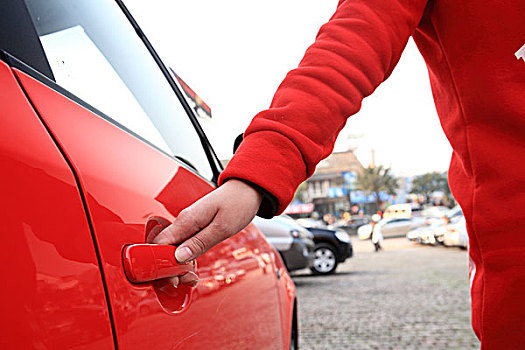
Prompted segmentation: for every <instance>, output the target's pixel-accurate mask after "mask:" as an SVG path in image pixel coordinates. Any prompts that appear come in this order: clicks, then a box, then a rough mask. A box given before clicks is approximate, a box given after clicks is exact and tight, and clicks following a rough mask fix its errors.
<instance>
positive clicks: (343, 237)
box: [335, 231, 350, 243]
mask: <svg viewBox="0 0 525 350" xmlns="http://www.w3.org/2000/svg"><path fill="white" fill-rule="evenodd" d="M335 237H337V239H338V240H340V241H341V242H344V243H350V235H349V234H348V233H346V232H345V231H335Z"/></svg>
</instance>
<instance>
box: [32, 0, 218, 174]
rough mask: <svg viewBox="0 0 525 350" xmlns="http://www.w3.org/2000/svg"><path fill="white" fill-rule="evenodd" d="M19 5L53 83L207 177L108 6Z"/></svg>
mask: <svg viewBox="0 0 525 350" xmlns="http://www.w3.org/2000/svg"><path fill="white" fill-rule="evenodd" d="M26 3H27V5H28V8H29V11H30V13H31V17H32V19H33V22H34V23H35V27H36V30H37V32H38V35H39V37H40V41H41V43H42V46H43V48H44V51H45V54H46V56H47V59H48V61H49V64H50V66H51V69H52V71H53V75H54V76H55V80H56V83H57V84H59V85H60V86H62V87H63V88H65V89H67V90H68V91H70V92H71V93H73V94H75V95H76V96H78V97H80V98H81V99H83V100H84V101H86V102H87V103H89V104H91V105H92V106H93V107H95V108H97V109H98V110H100V111H102V112H103V113H104V114H106V115H107V116H109V117H110V118H112V119H113V120H115V121H116V122H118V123H119V124H121V125H123V126H125V127H126V128H128V129H129V130H131V131H133V132H135V133H136V134H138V135H140V136H141V137H142V138H144V139H146V140H147V141H149V142H151V143H152V144H154V145H155V146H157V147H158V148H160V149H162V150H163V151H165V152H166V153H168V154H170V155H172V156H174V157H177V158H179V159H182V160H184V162H185V163H187V164H188V163H189V164H190V165H191V166H192V167H194V168H196V170H197V171H198V172H199V173H200V174H201V175H203V176H204V177H205V178H207V179H211V178H212V177H213V173H212V170H211V167H210V164H209V162H208V158H207V156H206V153H205V152H204V149H203V146H202V143H201V140H200V138H199V136H198V134H197V132H196V130H195V128H194V126H193V124H192V123H191V120H190V119H189V117H188V116H187V114H186V112H185V111H184V109H183V107H182V105H181V104H180V102H179V100H178V98H177V96H176V95H175V93H174V92H173V90H172V88H171V86H170V85H169V83H168V81H167V80H166V78H165V76H164V75H163V73H162V72H161V70H160V69H159V67H158V65H157V63H156V62H155V60H154V59H153V57H152V56H151V55H150V53H149V51H148V50H147V49H146V47H145V45H144V44H143V43H142V41H141V40H140V38H139V37H138V36H137V34H136V32H135V29H134V28H133V26H132V25H131V24H130V23H129V21H128V20H127V18H126V17H125V16H124V14H123V13H122V11H121V10H120V8H119V7H118V5H117V4H116V2H115V1H112V0H76V1H70V0H48V1H38V0H26Z"/></svg>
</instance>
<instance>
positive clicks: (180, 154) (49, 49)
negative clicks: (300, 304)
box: [16, 0, 293, 349]
mask: <svg viewBox="0 0 525 350" xmlns="http://www.w3.org/2000/svg"><path fill="white" fill-rule="evenodd" d="M27 4H28V8H29V12H30V13H31V15H32V18H33V22H34V23H35V26H36V29H37V32H38V35H39V37H40V41H41V43H42V46H43V49H44V51H45V54H46V57H47V60H48V62H49V66H50V68H51V71H52V76H51V75H49V76H48V78H51V79H54V81H52V80H48V79H46V78H44V77H41V76H39V75H38V74H33V76H30V75H28V74H26V73H24V72H22V71H19V70H17V71H16V74H17V77H18V79H19V81H20V83H21V86H22V87H23V89H24V90H25V92H26V94H27V96H28V97H29V99H30V100H31V102H32V104H33V106H34V108H35V110H36V111H37V112H38V114H39V115H40V116H41V118H42V120H43V121H44V123H45V124H46V126H47V127H48V128H49V130H50V132H51V133H52V135H53V136H54V137H55V139H56V140H57V142H58V143H59V145H60V146H61V149H62V151H63V152H64V154H65V155H66V157H67V158H68V160H69V162H70V163H71V165H72V167H73V169H74V170H75V172H76V174H77V176H78V182H79V186H80V188H81V191H82V193H83V195H84V197H85V200H86V204H87V209H88V213H89V217H90V219H91V221H92V230H93V233H94V237H95V243H96V246H97V248H98V250H99V252H100V260H101V264H102V268H103V272H104V276H105V282H106V283H107V290H108V297H109V301H110V311H111V314H112V319H113V324H114V331H115V335H116V341H117V343H118V346H119V347H120V348H124V349H144V348H147V347H151V348H155V349H157V348H158V349H164V348H170V349H179V348H180V349H202V348H214V349H221V348H225V349H226V348H228V349H231V348H235V349H242V348H246V349H248V348H250V349H254V348H256V349H263V348H268V349H276V348H281V347H286V346H288V341H289V337H290V332H291V329H290V326H289V325H285V326H283V323H291V312H292V305H293V287H291V281H290V280H289V277H288V276H285V278H284V279H282V278H281V281H279V283H278V277H279V275H280V274H281V272H279V273H277V271H276V264H275V255H274V254H275V251H274V250H273V249H272V248H271V247H270V246H269V245H268V244H267V243H266V241H265V240H264V239H263V238H262V236H261V234H260V233H259V232H258V231H257V230H256V229H255V228H254V226H249V227H248V228H247V229H245V230H243V231H242V232H240V233H239V234H237V235H236V236H234V237H232V238H231V239H229V240H227V241H225V242H224V243H222V244H220V245H218V246H217V247H215V248H214V249H212V250H210V251H209V252H207V253H206V254H205V255H204V256H202V257H201V258H199V259H198V261H197V263H198V267H197V274H198V275H199V278H200V282H199V284H198V286H197V287H196V288H195V289H191V288H188V287H183V286H179V287H178V288H174V287H173V286H172V285H170V284H169V283H168V282H167V281H166V280H157V281H154V282H150V283H142V284H134V283H131V282H130V281H129V280H128V279H127V277H126V275H125V273H124V269H123V257H122V254H123V250H124V248H125V247H126V246H127V245H130V244H139V243H145V242H146V241H147V236H148V234H150V230H151V228H152V227H154V226H155V224H157V223H158V222H159V221H160V222H171V221H173V219H174V218H175V217H176V216H177V215H178V213H179V212H180V211H181V210H182V209H183V208H185V207H186V206H188V205H189V204H191V203H192V202H194V201H195V200H197V199H198V198H200V197H201V196H203V195H204V194H206V193H208V192H209V191H211V190H212V189H213V185H212V183H211V182H210V181H211V180H212V179H213V178H214V177H216V176H217V171H216V169H215V168H214V161H213V158H212V157H211V155H212V153H211V149H209V148H207V144H206V141H205V139H203V138H202V135H199V132H200V131H199V130H200V129H198V128H197V129H196V128H195V121H194V120H192V119H190V118H189V117H188V114H187V109H186V110H185V109H184V108H183V105H182V104H181V99H180V97H181V95H180V92H178V95H179V98H177V96H176V95H175V94H174V89H173V87H172V86H173V85H170V83H169V82H168V80H167V77H166V74H163V72H162V71H161V70H160V69H159V65H158V61H155V60H154V58H153V57H152V56H151V55H150V54H149V52H148V50H146V46H144V44H143V43H142V42H141V40H140V38H139V37H138V36H137V35H136V32H137V31H138V30H137V29H136V28H133V27H132V26H131V25H130V23H129V22H128V21H127V19H126V17H125V16H124V15H123V14H122V12H121V9H120V8H119V6H118V5H117V3H115V2H112V1H103V0H100V1H99V0H97V1H77V2H70V1H65V0H63V1H61V0H55V1H48V2H45V3H39V4H38V5H36V4H33V2H31V1H27ZM163 69H164V68H163ZM25 71H26V72H29V70H25ZM164 73H166V72H164ZM35 77H36V78H37V79H35ZM55 81H56V83H58V85H57V84H55V83H54V82H55ZM172 83H173V82H172ZM175 92H177V91H176V90H175ZM80 98H82V99H80ZM186 107H187V106H186ZM177 159H178V160H177ZM283 281H284V282H283ZM285 286H286V288H287V289H286V293H285V292H284V288H285ZM278 288H280V290H278ZM282 310H285V311H284V312H283V311H282Z"/></svg>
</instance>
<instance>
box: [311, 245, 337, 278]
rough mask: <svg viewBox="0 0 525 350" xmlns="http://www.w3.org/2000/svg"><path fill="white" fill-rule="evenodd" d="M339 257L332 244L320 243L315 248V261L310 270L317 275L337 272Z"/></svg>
mask: <svg viewBox="0 0 525 350" xmlns="http://www.w3.org/2000/svg"><path fill="white" fill-rule="evenodd" d="M336 268H337V257H336V255H335V249H334V247H333V246H332V245H331V244H327V243H319V244H316V245H315V248H314V262H313V265H312V267H311V268H310V270H312V272H313V273H315V274H317V275H328V274H331V273H334V272H335V269H336Z"/></svg>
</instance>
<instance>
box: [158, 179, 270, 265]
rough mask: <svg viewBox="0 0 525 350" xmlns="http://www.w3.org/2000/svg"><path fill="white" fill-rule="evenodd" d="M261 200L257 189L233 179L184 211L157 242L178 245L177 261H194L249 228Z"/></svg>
mask: <svg viewBox="0 0 525 350" xmlns="http://www.w3.org/2000/svg"><path fill="white" fill-rule="evenodd" d="M261 201H262V194H261V193H260V192H259V191H257V190H256V189H255V188H253V187H251V186H250V185H248V184H246V183H244V182H242V181H240V180H235V179H231V180H229V181H227V182H226V183H224V184H223V185H222V186H221V187H219V188H218V189H216V190H214V191H213V192H211V193H209V194H207V195H206V196H204V197H203V198H201V199H199V200H198V201H197V202H195V203H193V204H192V205H191V206H189V207H188V208H186V209H184V210H183V211H181V212H180V214H179V216H178V217H177V218H176V219H175V221H174V222H173V224H171V225H170V226H168V227H166V228H165V229H164V230H163V231H162V232H160V233H159V234H158V235H157V236H156V237H155V238H154V239H153V243H156V244H178V245H179V246H178V248H177V250H176V251H175V258H176V259H177V261H179V262H187V261H190V260H193V259H195V258H197V257H199V256H201V255H202V254H204V253H205V252H206V251H208V250H209V249H211V248H212V247H213V246H215V245H217V244H218V243H220V242H222V241H224V240H225V239H226V238H229V237H231V236H233V235H234V234H236V233H237V232H239V231H240V230H242V229H243V228H245V227H246V226H247V225H248V224H249V223H250V222H251V221H252V219H253V218H254V217H255V214H257V210H258V209H259V206H260V205H261Z"/></svg>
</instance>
